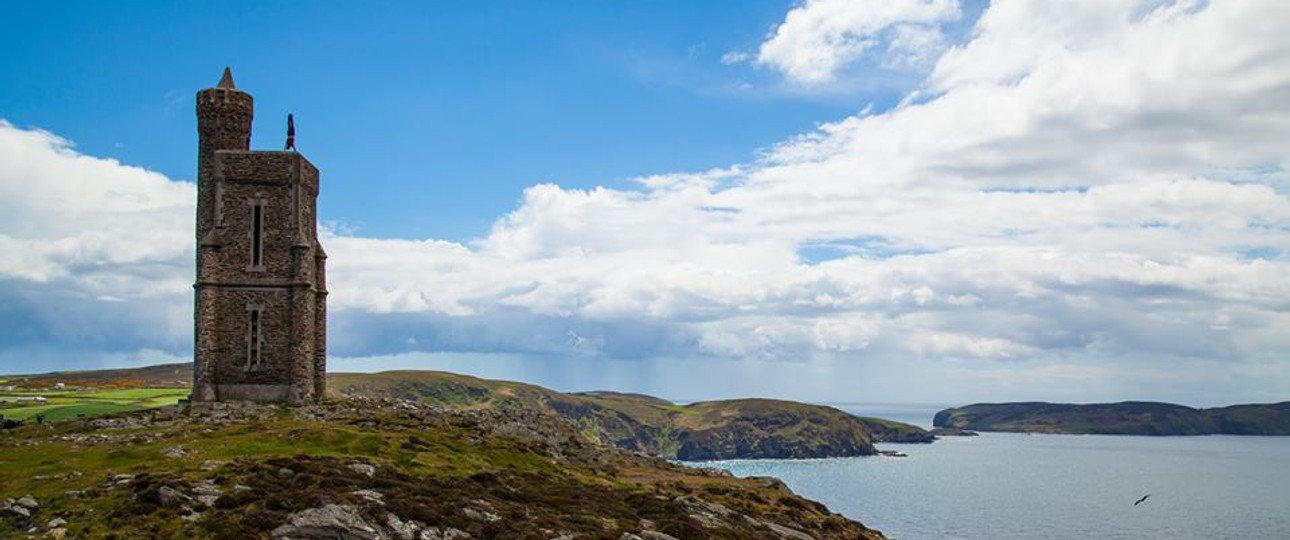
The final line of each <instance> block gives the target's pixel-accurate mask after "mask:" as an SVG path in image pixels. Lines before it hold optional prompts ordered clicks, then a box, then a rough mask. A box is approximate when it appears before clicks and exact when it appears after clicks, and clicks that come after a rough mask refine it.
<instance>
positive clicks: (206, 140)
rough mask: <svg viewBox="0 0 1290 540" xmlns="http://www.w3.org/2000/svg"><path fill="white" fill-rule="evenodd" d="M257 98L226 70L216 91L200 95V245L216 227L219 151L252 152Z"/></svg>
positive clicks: (198, 170) (198, 225) (198, 220)
mask: <svg viewBox="0 0 1290 540" xmlns="http://www.w3.org/2000/svg"><path fill="white" fill-rule="evenodd" d="M254 116H255V98H252V97H251V94H248V93H246V92H243V91H241V90H238V89H237V87H236V86H235V85H234V84H233V70H231V69H229V68H227V67H225V68H224V75H223V76H222V77H220V80H219V84H217V85H216V86H215V88H207V89H205V90H201V91H199V92H197V186H198V190H197V191H198V198H197V241H198V242H199V243H200V242H201V241H202V239H203V238H204V237H206V235H208V234H209V233H210V228H211V227H212V226H214V219H213V218H214V216H212V213H213V212H214V208H213V206H214V204H213V203H214V201H213V198H214V195H215V189H214V186H212V185H211V181H212V178H213V177H214V169H213V167H214V166H215V151H216V150H250V149H251V122H252V119H253V117H254Z"/></svg>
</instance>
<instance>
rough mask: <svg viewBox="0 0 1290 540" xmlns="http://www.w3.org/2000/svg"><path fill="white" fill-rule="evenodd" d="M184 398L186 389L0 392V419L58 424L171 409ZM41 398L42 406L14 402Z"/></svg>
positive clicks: (186, 393)
mask: <svg viewBox="0 0 1290 540" xmlns="http://www.w3.org/2000/svg"><path fill="white" fill-rule="evenodd" d="M187 395H188V389H187V388H133V389H126V390H119V389H107V390H103V389H82V390H58V391H48V392H46V391H21V392H2V393H0V400H5V403H3V404H0V417H3V418H7V419H10V420H29V419H33V418H36V417H38V416H39V417H41V418H43V419H44V420H45V421H48V422H58V421H61V420H66V419H69V418H76V417H79V416H99V415H104V414H111V413H118V412H125V411H133V410H139V409H150V408H154V407H163V406H166V405H173V404H175V403H176V402H177V401H179V399H180V398H183V397H185V396H187ZM34 396H42V397H45V398H46V399H48V402H46V403H40V404H34V403H30V402H17V401H16V400H17V399H18V398H19V397H34Z"/></svg>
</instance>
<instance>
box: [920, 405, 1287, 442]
mask: <svg viewBox="0 0 1290 540" xmlns="http://www.w3.org/2000/svg"><path fill="white" fill-rule="evenodd" d="M932 425H933V426H936V427H937V428H958V429H971V430H977V431H1009V432H1024V433H1071V434H1097V435H1290V401H1283V402H1281V403H1269V404H1249V405H1231V406H1227V407H1215V408H1212V409H1194V408H1191V407H1187V406H1183V405H1175V404H1171V403H1155V402H1147V401H1125V402H1121V403H1092V404H1084V405H1076V404H1066V403H1043V402H1023V403H976V404H973V405H968V406H965V407H957V408H952V409H945V410H943V411H940V412H938V413H936V416H935V417H934V418H933V419H932Z"/></svg>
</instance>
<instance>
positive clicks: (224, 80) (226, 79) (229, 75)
mask: <svg viewBox="0 0 1290 540" xmlns="http://www.w3.org/2000/svg"><path fill="white" fill-rule="evenodd" d="M216 88H223V89H225V90H237V87H236V86H233V70H231V69H229V68H228V66H225V67H224V76H223V77H220V78H219V85H217V86H216Z"/></svg>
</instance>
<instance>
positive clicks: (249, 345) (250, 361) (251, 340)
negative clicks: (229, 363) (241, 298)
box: [246, 308, 264, 371]
mask: <svg viewBox="0 0 1290 540" xmlns="http://www.w3.org/2000/svg"><path fill="white" fill-rule="evenodd" d="M248 313H249V315H250V319H251V323H250V327H249V328H248V329H247V335H246V338H247V339H246V370H247V371H258V370H259V369H260V351H261V349H263V348H264V343H263V338H262V335H261V334H263V330H262V327H263V325H264V321H263V320H261V319H262V318H263V316H262V315H261V313H260V309H259V308H251V309H250V310H249V312H248Z"/></svg>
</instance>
